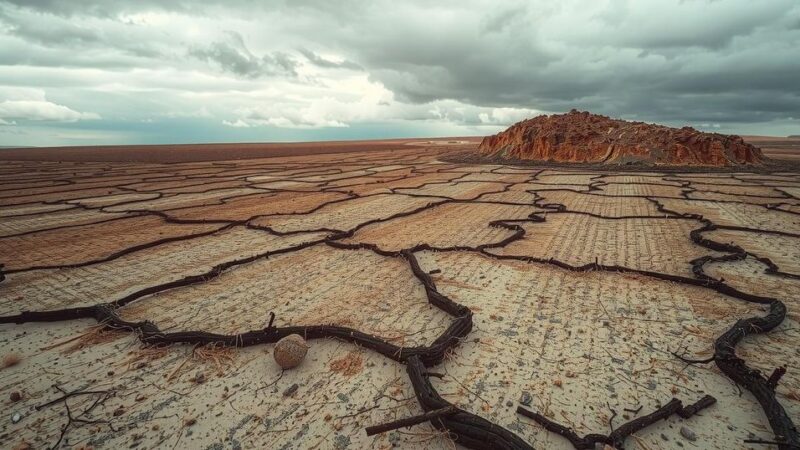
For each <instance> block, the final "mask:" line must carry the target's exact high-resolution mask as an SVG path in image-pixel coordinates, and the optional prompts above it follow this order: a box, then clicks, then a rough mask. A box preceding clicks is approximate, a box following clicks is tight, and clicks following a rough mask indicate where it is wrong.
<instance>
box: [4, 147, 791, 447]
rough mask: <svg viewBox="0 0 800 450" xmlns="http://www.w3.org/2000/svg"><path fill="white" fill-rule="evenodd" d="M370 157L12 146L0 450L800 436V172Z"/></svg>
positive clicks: (378, 152)
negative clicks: (292, 359)
mask: <svg viewBox="0 0 800 450" xmlns="http://www.w3.org/2000/svg"><path fill="white" fill-rule="evenodd" d="M382 142H383V143H382V144H381V145H377V146H373V145H372V144H369V145H366V147H369V148H364V145H362V147H358V146H355V147H354V148H352V149H350V148H348V147H347V144H337V145H336V148H335V149H334V150H331V151H330V152H329V151H313V150H308V151H303V152H304V153H306V154H302V155H297V156H292V155H290V153H291V152H278V153H267V154H253V153H249V154H246V155H244V156H241V155H240V154H235V155H233V156H230V159H227V160H223V159H220V155H223V154H225V152H224V151H223V150H224V149H222V150H221V149H212V150H208V151H207V152H206V153H201V154H199V156H197V155H198V154H192V153H191V151H190V150H185V151H184V152H183V153H181V154H174V155H167V156H164V154H163V151H162V154H161V156H159V154H158V152H156V151H152V152H151V153H148V154H145V155H143V156H141V157H140V158H136V157H135V155H134V157H131V156H130V155H131V154H133V152H128V153H119V154H118V155H117V156H115V157H113V158H110V159H113V160H112V161H97V160H96V158H94V159H95V160H94V161H93V160H92V159H93V157H92V154H91V152H90V151H86V152H84V153H80V154H79V156H74V153H69V154H68V152H65V156H64V157H62V158H58V156H57V155H58V154H57V152H56V153H52V152H55V151H51V153H50V157H49V158H53V155H54V154H55V155H56V157H55V159H61V161H47V160H46V159H48V157H47V155H42V154H40V155H39V156H38V157H34V156H31V158H29V159H31V160H23V159H28V158H22V157H21V156H19V155H22V152H23V151H22V150H19V151H15V152H16V153H13V154H12V153H3V152H0V155H4V156H3V158H5V159H9V160H7V161H3V162H0V263H2V264H3V265H4V268H3V278H4V279H3V280H2V282H0V316H2V317H0V358H2V361H1V362H2V364H1V365H0V367H2V368H0V402H2V403H3V410H4V411H5V412H4V413H3V417H2V420H0V447H3V448H74V449H78V448H82V449H88V448H193V449H195V448H196V449H225V448H235V449H238V448H270V449H293V448H296V449H345V448H350V449H361V448H372V449H388V448H393V447H398V448H432V449H451V448H461V446H470V447H473V448H481V447H484V448H490V447H492V448H532V447H533V448H540V449H569V448H573V447H577V448H595V444H596V443H598V442H599V443H600V446H599V448H603V445H606V444H608V445H609V446H611V445H613V446H615V447H617V448H621V447H623V445H624V447H625V448H630V449H685V448H702V449H736V448H751V447H752V448H758V449H767V448H777V446H776V445H775V444H770V443H775V442H784V441H781V439H783V437H782V436H785V435H786V434H790V433H791V429H790V428H791V426H792V425H791V424H792V422H794V423H797V422H798V420H800V345H798V344H800V296H798V292H800V174H798V173H795V172H789V171H786V172H780V171H779V172H771V173H750V172H736V173H721V172H715V173H699V172H691V173H681V172H659V171H658V170H657V169H653V171H649V172H644V171H636V172H624V171H619V170H613V169H608V170H605V169H589V168H586V169H582V168H537V167H529V166H526V167H514V166H506V165H474V164H466V163H458V162H452V161H453V159H452V158H450V156H451V155H452V154H454V153H456V152H461V151H464V150H465V149H469V148H474V146H475V142H472V141H469V142H467V141H460V140H457V139H456V140H434V141H426V140H418V141H392V142H391V143H387V141H382ZM307 146H308V145H307ZM162 150H163V149H162ZM295 150H297V149H295ZM329 150H330V148H329ZM349 150H359V151H349ZM25 151H26V152H27V151H34V150H25ZM265 151H266V150H265ZM215 152H216V153H215ZM40 153H41V152H40ZM15 155H16V156H17V157H18V158H16V160H15V158H14V156H15ZM31 155H33V153H31ZM70 155H73V156H70ZM120 155H121V156H120ZM125 155H128V156H125ZM187 155H188V156H187ZM240 156H241V157H246V158H248V159H238V158H239V157H240ZM254 156H256V157H254ZM159 158H161V159H160V160H159ZM35 159H39V160H38V161H37V160H35ZM289 334H300V335H302V336H304V337H305V338H306V339H307V342H308V345H309V349H308V353H307V355H306V357H305V360H304V361H303V362H302V364H300V365H299V366H298V367H296V368H294V369H289V370H281V368H280V367H279V366H278V365H277V363H276V362H275V360H274V358H273V351H274V348H275V342H276V341H277V340H278V339H280V338H282V337H284V336H287V335H289ZM784 370H785V372H784ZM451 405H453V406H455V408H456V409H447V408H448V407H450V406H451ZM431 411H433V412H434V413H435V414H434V416H432V417H433V418H432V420H429V421H423V423H420V424H418V425H415V426H413V427H409V428H397V429H393V430H389V431H387V432H384V433H378V434H374V435H372V436H368V435H367V432H366V431H365V428H366V427H369V426H373V425H381V424H385V423H387V422H392V421H396V420H399V419H403V418H408V417H414V416H419V415H421V414H423V413H425V412H431ZM436 414H438V415H436ZM787 427H788V428H787ZM794 432H795V435H796V430H795V431H794ZM784 433H786V434H784ZM747 441H762V443H748V442H747ZM764 442H766V443H764ZM26 445H28V446H26ZM784 448H788V447H786V446H784Z"/></svg>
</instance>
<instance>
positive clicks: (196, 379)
mask: <svg viewBox="0 0 800 450" xmlns="http://www.w3.org/2000/svg"><path fill="white" fill-rule="evenodd" d="M194 382H195V383H197V384H203V383H205V382H206V375H205V374H204V373H203V372H197V374H196V375H195V376H194Z"/></svg>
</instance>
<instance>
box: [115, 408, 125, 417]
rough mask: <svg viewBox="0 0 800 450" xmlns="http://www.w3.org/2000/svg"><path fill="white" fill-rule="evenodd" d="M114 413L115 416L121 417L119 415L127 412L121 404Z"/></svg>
mask: <svg viewBox="0 0 800 450" xmlns="http://www.w3.org/2000/svg"><path fill="white" fill-rule="evenodd" d="M112 414H114V417H119V416H121V415H123V414H125V409H124V408H123V407H121V406H120V407H119V408H117V409H115V410H114V412H113V413H112Z"/></svg>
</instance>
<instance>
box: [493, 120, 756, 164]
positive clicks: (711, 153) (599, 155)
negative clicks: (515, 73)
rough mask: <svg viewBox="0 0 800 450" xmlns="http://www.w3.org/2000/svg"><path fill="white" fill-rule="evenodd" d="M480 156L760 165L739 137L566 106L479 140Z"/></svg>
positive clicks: (586, 160) (608, 162) (599, 161)
mask: <svg viewBox="0 0 800 450" xmlns="http://www.w3.org/2000/svg"><path fill="white" fill-rule="evenodd" d="M478 149H479V151H480V152H481V153H483V154H485V155H490V156H498V157H501V158H509V159H527V160H542V161H552V162H581V163H601V164H627V163H644V164H661V165H682V166H683V165H689V166H732V165H738V164H762V163H763V162H764V156H763V155H762V154H761V150H759V149H758V148H756V147H754V146H752V145H750V144H748V143H746V142H744V140H743V139H742V138H741V137H739V136H728V135H724V134H717V133H703V132H700V131H697V130H695V129H694V128H691V127H683V128H669V127H665V126H661V125H653V124H647V123H643V122H627V121H624V120H617V119H611V118H609V117H606V116H600V115H597V114H590V113H588V112H579V111H576V110H574V109H573V110H572V111H570V112H569V113H567V114H554V115H552V116H538V117H534V118H533V119H528V120H523V121H522V122H518V123H516V124H514V125H512V126H511V127H510V128H508V129H507V130H505V131H503V132H501V133H498V134H496V135H494V136H487V137H485V138H484V139H483V141H482V142H481V145H480V147H478Z"/></svg>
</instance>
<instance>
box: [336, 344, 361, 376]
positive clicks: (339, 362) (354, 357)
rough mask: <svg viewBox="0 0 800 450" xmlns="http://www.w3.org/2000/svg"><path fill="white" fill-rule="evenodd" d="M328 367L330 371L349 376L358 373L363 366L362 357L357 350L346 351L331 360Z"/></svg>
mask: <svg viewBox="0 0 800 450" xmlns="http://www.w3.org/2000/svg"><path fill="white" fill-rule="evenodd" d="M330 368H331V371H332V372H337V373H341V374H342V375H344V376H346V377H351V376H353V375H356V374H358V373H360V372H361V371H362V370H363V368H364V358H363V357H362V356H361V353H360V352H359V351H357V350H353V351H351V352H348V353H347V354H346V355H344V356H343V357H341V358H339V359H335V360H333V361H331V364H330Z"/></svg>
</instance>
